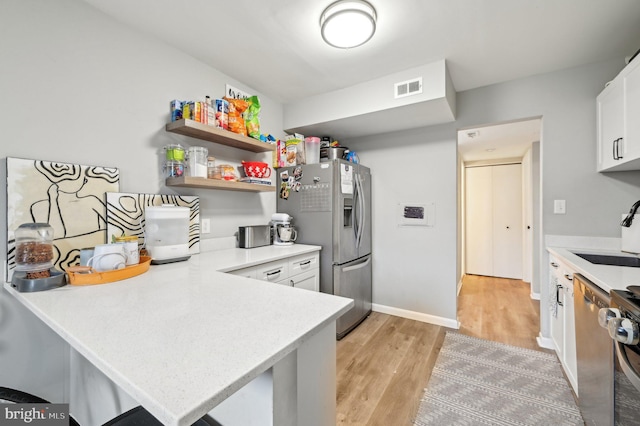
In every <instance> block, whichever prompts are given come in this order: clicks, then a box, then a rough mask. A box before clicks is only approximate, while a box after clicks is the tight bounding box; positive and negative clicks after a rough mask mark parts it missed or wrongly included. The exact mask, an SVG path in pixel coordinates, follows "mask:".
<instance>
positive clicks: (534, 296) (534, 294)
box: [529, 293, 540, 300]
mask: <svg viewBox="0 0 640 426" xmlns="http://www.w3.org/2000/svg"><path fill="white" fill-rule="evenodd" d="M529 296H530V297H531V298H532V299H533V300H540V293H530V294H529Z"/></svg>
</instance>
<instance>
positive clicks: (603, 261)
mask: <svg viewBox="0 0 640 426" xmlns="http://www.w3.org/2000/svg"><path fill="white" fill-rule="evenodd" d="M574 254H575V255H576V256H578V257H581V258H583V259H584V260H586V261H588V262H591V263H595V264H596V265H612V266H630V267H632V268H640V258H638V257H633V256H616V255H612V254H591V253H574Z"/></svg>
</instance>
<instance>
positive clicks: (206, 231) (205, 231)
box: [200, 219, 211, 234]
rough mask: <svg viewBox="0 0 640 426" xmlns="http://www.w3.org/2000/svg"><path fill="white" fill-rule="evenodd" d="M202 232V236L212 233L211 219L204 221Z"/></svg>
mask: <svg viewBox="0 0 640 426" xmlns="http://www.w3.org/2000/svg"><path fill="white" fill-rule="evenodd" d="M200 231H201V232H200V233H201V234H210V233H211V219H202V221H201V228H200Z"/></svg>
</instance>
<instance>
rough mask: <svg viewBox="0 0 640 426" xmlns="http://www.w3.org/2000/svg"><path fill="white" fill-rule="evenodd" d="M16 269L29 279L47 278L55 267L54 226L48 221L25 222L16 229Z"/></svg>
mask: <svg viewBox="0 0 640 426" xmlns="http://www.w3.org/2000/svg"><path fill="white" fill-rule="evenodd" d="M15 237H16V255H15V261H16V271H24V272H26V273H27V278H28V279H34V278H47V277H50V276H51V273H50V271H49V269H51V268H52V267H53V227H51V225H49V224H48V223H24V224H22V225H20V226H19V227H18V229H16V231H15Z"/></svg>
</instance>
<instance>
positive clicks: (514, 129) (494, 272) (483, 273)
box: [458, 117, 542, 309]
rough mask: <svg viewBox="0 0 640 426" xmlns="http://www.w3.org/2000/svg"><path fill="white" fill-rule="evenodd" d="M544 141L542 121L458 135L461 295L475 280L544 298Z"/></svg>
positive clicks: (471, 129) (505, 124)
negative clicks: (509, 284)
mask: <svg viewBox="0 0 640 426" xmlns="http://www.w3.org/2000/svg"><path fill="white" fill-rule="evenodd" d="M541 135H542V117H530V118H523V119H520V120H514V121H509V122H501V123H492V124H487V125H480V126H475V127H469V128H464V129H460V130H459V131H458V168H459V176H458V194H459V195H458V206H459V207H458V227H459V232H458V235H459V237H458V247H459V248H460V250H459V255H458V256H459V282H458V294H459V295H460V292H461V291H462V287H463V285H464V284H463V282H464V278H465V276H469V277H472V276H476V277H492V279H491V280H490V282H492V283H495V285H500V284H499V283H500V282H503V281H501V280H510V281H513V280H516V281H521V285H522V286H528V293H529V298H530V299H534V300H535V299H539V298H540V279H539V273H538V271H539V255H538V252H539V249H540V235H539V232H540V229H541V226H540V220H541V219H540V218H541V214H540V206H541V201H540V200H541V196H540V187H541V185H540V147H541ZM490 290H491V289H488V291H490ZM494 290H495V289H494ZM525 292H526V291H525ZM467 296H468V295H465V297H467ZM458 304H460V300H459V301H458ZM494 308H497V309H499V308H500V307H498V306H494Z"/></svg>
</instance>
